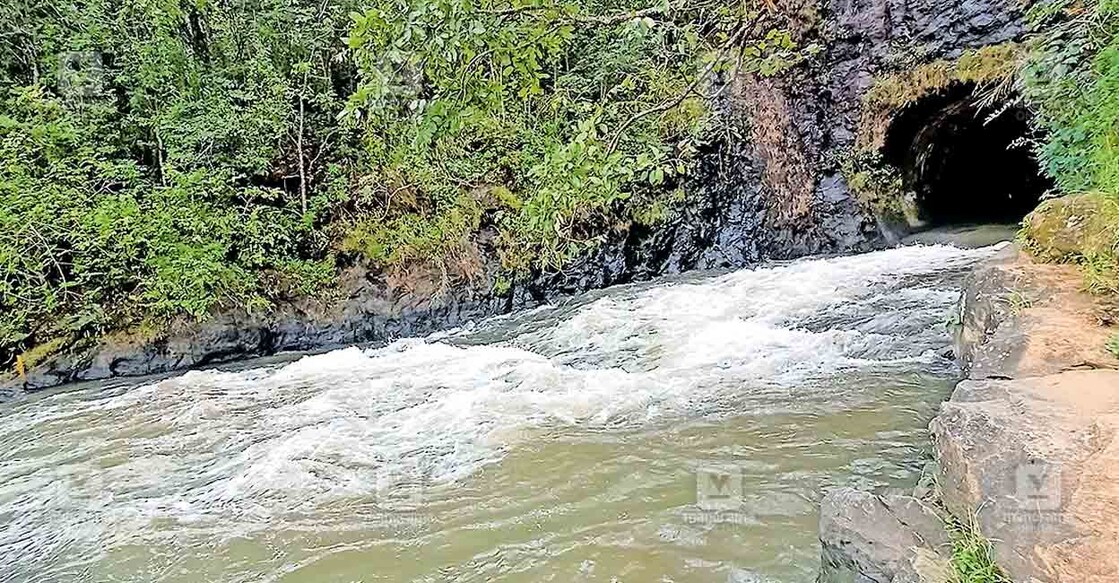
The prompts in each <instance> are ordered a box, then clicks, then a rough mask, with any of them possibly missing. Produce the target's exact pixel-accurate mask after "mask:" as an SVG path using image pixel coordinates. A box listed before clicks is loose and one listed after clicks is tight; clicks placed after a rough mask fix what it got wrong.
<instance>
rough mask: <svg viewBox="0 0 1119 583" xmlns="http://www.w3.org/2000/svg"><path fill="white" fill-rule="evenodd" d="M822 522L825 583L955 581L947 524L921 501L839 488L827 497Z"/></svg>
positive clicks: (822, 575)
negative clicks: (952, 571) (953, 578)
mask: <svg viewBox="0 0 1119 583" xmlns="http://www.w3.org/2000/svg"><path fill="white" fill-rule="evenodd" d="M820 516H821V519H820V543H821V547H822V549H823V550H822V557H821V563H822V567H821V573H820V577H819V581H820V583H846V582H854V583H947V582H948V581H949V580H950V579H951V566H950V565H949V563H948V558H947V557H948V556H949V554H950V543H949V541H948V536H947V534H946V533H945V530H944V523H943V521H942V520H941V518H940V517H939V516H938V515H937V513H936V511H935V510H933V508H932V507H931V506H929V505H927V504H925V503H924V502H922V501H921V500H918V499H917V498H914V497H911V496H900V495H889V496H878V495H875V494H872V493H869V492H865V491H861V490H856V489H853V488H839V489H836V490H832V491H830V492H828V494H827V495H826V496H824V500H823V502H821V507H820Z"/></svg>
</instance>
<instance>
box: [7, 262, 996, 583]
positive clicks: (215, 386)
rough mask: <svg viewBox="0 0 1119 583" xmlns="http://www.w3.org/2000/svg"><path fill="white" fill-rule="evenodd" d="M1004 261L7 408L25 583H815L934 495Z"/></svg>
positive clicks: (774, 280) (582, 301)
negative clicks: (863, 531)
mask: <svg viewBox="0 0 1119 583" xmlns="http://www.w3.org/2000/svg"><path fill="white" fill-rule="evenodd" d="M992 252H993V251H992V250H991V248H984V249H977V250H963V249H957V248H954V247H950V246H945V245H931V246H911V247H902V248H897V249H891V250H887V251H880V252H875V253H868V254H864V255H858V256H850V257H838V258H825V259H806V260H801V261H795V262H789V263H781V264H774V265H770V266H765V267H762V268H758V269H753V270H742V271H736V272H730V273H701V274H689V275H686V276H682V277H675V278H669V279H664V280H660V281H656V282H652V283H646V284H637V285H628V286H620V287H616V288H611V289H609V290H605V291H601V292H594V293H589V294H585V295H583V296H579V297H575V298H571V299H570V300H569V301H566V302H564V303H562V304H559V305H555V306H547V307H543V308H539V309H536V310H533V311H530V312H527V313H522V314H516V315H513V316H506V317H501V318H495V319H493V320H489V321H486V322H481V323H478V324H476V325H474V326H472V327H471V328H469V329H462V330H455V331H451V332H448V333H443V334H439V335H435V336H432V337H429V338H426V339H404V340H400V341H397V342H395V343H393V344H390V345H388V346H385V347H381V348H375V349H361V348H347V349H343V350H337V351H334V352H329V353H325V354H319V355H312V356H304V357H302V358H300V359H298V360H294V361H289V362H285V363H275V362H273V363H266V364H265V363H260V364H257V365H250V366H248V367H240V368H239V369H237V370H224V371H223V370H205V371H194V372H188V373H186V374H183V375H181V376H177V377H174V378H168V379H164V380H158V381H147V382H140V383H135V382H134V383H130V384H129V383H121V382H115V383H101V384H97V385H85V386H80V387H74V388H65V387H64V388H62V389H56V390H53V391H46V392H42V393H37V394H32V395H27V396H21V397H18V398H13V399H10V400H8V401H7V402H5V403H2V404H0V581H4V582H8V581H12V582H15V581H19V582H24V581H36V582H39V581H42V582H56V581H57V582H70V581H137V582H140V581H142V582H166V583H170V582H192V583H193V582H198V581H215V582H217V581H220V582H241V581H244V582H248V581H253V582H255V581H283V582H290V583H304V582H306V583H312V582H313V583H320V582H340V583H341V582H354V581H432V582H435V581H561V582H568V581H626V582H628V581H637V582H647V581H674V582H691V581H696V582H699V581H705V582H710V581H717V582H722V581H733V582H808V581H811V580H812V579H813V577H814V575H815V572H816V569H817V568H818V562H819V548H818V542H817V540H816V523H817V520H818V508H817V504H818V501H819V499H820V497H821V495H822V493H823V492H824V491H825V490H826V489H827V488H829V487H835V486H841V485H858V486H868V487H875V486H877V487H903V486H912V485H913V484H914V483H915V482H916V481H917V479H918V477H919V475H920V472H921V467H922V465H923V464H924V462H925V459H926V457H927V450H928V443H927V441H928V438H927V432H926V429H925V426H926V424H927V423H928V421H929V419H930V418H931V417H932V415H933V414H934V412H935V409H936V407H937V405H938V404H939V403H940V401H942V400H943V399H944V398H945V397H946V396H947V395H948V393H949V392H950V390H951V387H952V385H953V383H954V379H955V376H956V375H957V374H958V371H957V370H956V368H955V366H954V364H953V362H952V360H951V359H950V358H949V357H948V356H947V355H946V352H945V351H946V348H947V346H948V344H949V337H948V333H947V331H946V322H947V320H948V318H949V315H950V313H951V307H952V305H953V304H954V302H955V301H956V299H957V297H958V294H959V284H960V280H961V278H962V275H963V273H964V272H965V271H966V270H967V268H968V267H969V266H971V265H973V264H974V263H975V262H977V261H978V260H980V259H981V258H984V257H987V256H989V255H990V254H991V253H992Z"/></svg>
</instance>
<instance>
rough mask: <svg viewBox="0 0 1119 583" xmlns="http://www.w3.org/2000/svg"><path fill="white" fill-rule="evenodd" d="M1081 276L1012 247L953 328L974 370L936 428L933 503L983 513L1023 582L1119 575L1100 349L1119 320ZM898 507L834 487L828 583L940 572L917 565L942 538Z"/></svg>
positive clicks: (1110, 363) (1009, 569)
mask: <svg viewBox="0 0 1119 583" xmlns="http://www.w3.org/2000/svg"><path fill="white" fill-rule="evenodd" d="M1080 285H1081V276H1080V274H1079V273H1077V271H1076V269H1075V268H1073V267H1069V266H1054V265H1039V264H1035V263H1032V262H1031V261H1030V260H1029V259H1028V258H1025V257H1024V256H1020V255H1018V254H1017V252H1016V251H1012V252H1008V253H1007V254H1004V255H1003V256H1001V257H1000V258H998V259H996V260H995V261H992V262H991V263H990V264H988V265H985V266H983V267H981V268H979V269H977V270H976V272H975V273H974V274H973V275H972V276H971V277H970V278H969V281H968V283H967V284H966V287H965V291H964V293H963V296H962V298H961V302H960V305H959V314H958V317H959V320H958V321H959V326H958V327H957V331H956V338H955V340H956V351H957V354H958V355H959V357H960V360H961V365H962V366H963V368H964V370H965V372H967V379H965V380H963V381H961V382H960V383H959V385H957V387H956V390H955V391H954V392H953V394H952V397H951V399H950V400H949V401H948V402H946V403H944V405H943V406H942V407H941V411H940V413H939V414H938V415H937V417H936V418H935V419H934V420H933V422H932V423H931V424H930V430H931V432H932V435H933V441H934V444H935V452H936V456H937V458H938V460H939V465H938V467H939V470H938V471H937V482H938V491H939V500H938V501H936V502H935V504H934V507H940V508H944V509H946V510H947V511H948V512H950V513H951V514H952V515H953V516H954V517H955V519H956V520H958V521H960V522H962V523H974V524H975V525H976V526H977V527H978V529H979V531H980V532H981V533H982V534H983V535H984V536H986V537H987V538H989V539H990V540H991V542H992V545H993V551H994V559H995V562H996V563H997V564H998V565H999V566H1000V567H1001V568H1002V569H1003V570H1004V571H1005V572H1006V573H1007V575H1009V577H1010V578H1011V579H1012V580H1014V581H1022V582H1058V583H1066V582H1067V583H1073V582H1076V583H1094V582H1098V583H1103V582H1114V581H1119V442H1117V441H1116V439H1115V437H1116V435H1117V432H1119V360H1116V359H1115V358H1114V357H1113V356H1111V355H1109V354H1108V353H1107V351H1106V350H1105V348H1104V346H1105V343H1106V341H1107V338H1108V337H1109V336H1110V335H1111V334H1112V333H1114V332H1115V331H1116V330H1115V329H1114V328H1112V329H1109V328H1107V327H1104V326H1102V325H1101V324H1100V320H1101V318H1100V317H1099V314H1100V312H1101V307H1100V306H1099V305H1098V304H1097V302H1096V301H1095V300H1094V299H1093V298H1090V297H1089V296H1087V295H1085V294H1083V293H1081V292H1079V291H1078V290H1079V288H1080ZM904 498H905V497H902V500H903V501H904V502H905V503H906V504H909V505H912V504H914V502H909V501H905V500H904ZM874 499H877V500H879V501H881V503H879V504H877V505H872V504H870V502H869V501H868V500H874ZM898 504H899V501H898V500H896V499H895V500H893V501H892V502H891V501H890V499H888V498H880V497H875V496H873V495H871V494H868V493H853V492H849V491H842V490H841V491H837V492H832V493H829V494H828V496H827V497H826V498H825V500H824V503H823V507H822V509H821V510H822V515H821V530H820V537H821V542H822V544H823V549H824V557H823V558H824V568H823V572H822V575H821V580H823V581H841V580H842V581H860V582H875V583H889V582H893V583H900V582H903V581H905V582H911V581H924V582H932V581H945V580H946V579H945V578H944V577H945V574H944V573H943V572H942V571H939V570H937V569H931V570H930V569H929V568H927V567H926V568H925V569H924V570H921V569H916V568H915V566H920V565H926V566H927V565H928V564H943V563H938V561H939V562H942V561H945V560H946V557H947V554H948V549H947V548H946V545H944V544H943V543H944V540H945V539H944V538H942V536H941V535H940V534H929V533H930V528H931V527H930V526H929V524H928V523H927V521H924V522H920V523H914V522H913V521H906V520H905V519H904V518H902V517H901V515H899V513H898V512H897V511H895V510H894V508H895V507H896V506H898ZM860 508H862V509H864V510H866V509H869V510H866V511H865V512H862V514H861V515H860V511H859V509H860ZM930 511H931V510H930ZM891 518H892V520H891ZM933 530H934V531H935V529H933ZM940 531H941V533H942V532H943V526H941V527H940Z"/></svg>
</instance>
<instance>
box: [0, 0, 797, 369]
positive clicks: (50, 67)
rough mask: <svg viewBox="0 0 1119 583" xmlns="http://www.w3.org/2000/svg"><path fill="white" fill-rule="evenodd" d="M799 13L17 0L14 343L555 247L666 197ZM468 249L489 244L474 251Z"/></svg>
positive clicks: (733, 7)
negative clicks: (722, 103)
mask: <svg viewBox="0 0 1119 583" xmlns="http://www.w3.org/2000/svg"><path fill="white" fill-rule="evenodd" d="M794 17H796V15H793V16H782V15H781V14H780V13H770V12H757V11H753V10H750V9H749V8H748V7H747V6H745V5H742V4H740V3H732V2H725V3H717V4H704V5H703V6H698V7H694V8H691V7H686V6H678V5H669V4H667V3H656V2H653V3H648V4H645V3H641V2H639V1H638V0H618V1H614V0H611V1H609V2H607V1H603V0H580V1H578V2H567V3H559V2H555V1H553V0H534V1H533V2H523V1H521V0H512V1H511V2H505V1H502V0H484V1H482V2H458V1H454V0H405V1H403V2H399V1H395V0H394V1H392V2H390V1H388V0H372V1H369V2H360V3H359V2H356V1H355V0H340V1H336V2H327V3H323V2H319V1H317V0H290V1H289V0H285V1H283V2H281V1H279V0H244V1H237V2H220V1H217V0H197V1H191V2H163V1H158V0H123V1H119V0H81V1H78V0H59V1H58V2H52V3H50V5H49V6H46V5H44V4H43V3H42V2H32V1H31V0H15V1H13V2H6V3H4V4H3V5H2V6H0V293H2V297H0V312H2V313H3V314H4V318H3V319H2V321H0V367H7V366H10V365H11V364H12V363H13V362H14V359H15V355H16V354H19V353H22V352H23V351H25V350H27V349H28V348H30V347H32V346H48V347H52V349H64V347H63V346H59V345H58V344H57V343H54V342H52V340H53V339H56V338H66V339H81V338H83V337H88V336H94V335H98V334H103V333H105V332H106V331H107V330H110V329H118V328H122V327H127V326H131V325H139V324H145V325H148V324H150V322H151V321H152V320H153V319H154V320H167V319H169V318H179V317H182V318H204V317H207V315H209V314H211V313H213V312H214V311H215V310H219V309H231V308H240V309H248V310H251V311H261V310H267V309H268V308H269V307H270V306H271V305H272V304H273V303H274V302H276V301H277V300H280V299H283V298H286V297H289V296H291V295H299V294H308V293H316V292H318V291H320V290H322V289H323V288H324V287H325V288H329V287H330V285H331V283H332V280H333V279H334V271H335V269H336V266H335V258H336V257H339V256H341V255H351V257H341V260H342V261H343V262H350V261H352V260H353V259H354V258H355V257H352V256H358V257H360V258H362V259H364V260H366V261H368V262H370V263H372V264H373V265H374V266H375V267H378V268H393V267H407V266H408V265H410V264H413V263H424V264H429V265H436V266H446V265H447V264H448V263H455V262H458V263H463V264H465V263H471V262H473V263H475V264H476V263H477V257H476V254H477V249H476V246H474V244H473V242H472V239H473V238H474V237H475V235H476V234H477V233H478V232H479V231H480V230H482V229H487V230H491V231H492V230H496V231H497V232H498V237H497V238H496V243H495V244H496V245H497V246H498V247H499V249H498V252H499V253H500V254H501V258H502V261H503V262H504V264H505V265H506V266H507V267H508V268H509V269H511V270H525V269H529V268H534V267H550V268H556V267H560V266H562V265H563V264H564V263H566V262H567V261H570V260H571V258H573V257H575V256H576V255H577V254H579V253H581V252H583V251H584V250H586V249H587V248H589V247H592V246H594V245H596V244H597V243H598V242H599V241H601V240H602V238H603V235H604V233H607V232H609V231H610V230H611V229H616V228H625V227H626V226H627V225H629V224H632V223H633V222H635V221H640V222H655V221H658V220H663V219H664V218H665V217H667V216H669V215H670V213H671V212H672V209H673V208H674V206H675V205H676V204H677V203H678V202H679V200H680V198H679V196H678V195H677V193H678V192H679V184H680V181H681V179H682V177H683V176H684V175H686V174H687V173H688V172H689V171H690V168H691V167H692V165H693V164H694V160H695V155H696V152H698V151H699V149H700V147H701V146H702V144H703V140H704V137H705V135H706V131H707V130H708V122H709V120H710V113H709V111H708V109H707V107H706V99H705V98H704V97H705V95H706V93H707V92H710V91H711V90H712V89H714V88H715V86H714V85H715V84H714V83H713V81H714V80H715V77H716V75H717V74H719V73H722V72H725V71H727V69H728V68H729V67H731V66H737V67H739V68H740V70H745V71H750V72H754V73H757V74H759V75H776V74H779V73H781V72H783V71H786V70H788V69H789V68H790V67H792V66H795V65H796V64H798V63H800V62H801V61H802V60H803V59H804V58H807V57H808V56H810V55H811V54H815V51H816V48H815V47H812V46H806V47H799V46H797V44H796V43H795V42H794V41H793V39H792V38H791V36H790V34H789V33H787V32H784V30H783V29H784V28H786V27H787V26H788V25H789V19H790V18H794ZM472 253H473V255H472Z"/></svg>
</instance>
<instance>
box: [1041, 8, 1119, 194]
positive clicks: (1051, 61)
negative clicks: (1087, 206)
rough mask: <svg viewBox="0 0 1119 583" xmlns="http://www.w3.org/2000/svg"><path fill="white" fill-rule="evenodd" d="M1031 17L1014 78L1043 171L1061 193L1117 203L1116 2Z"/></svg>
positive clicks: (1118, 72) (1118, 46)
mask: <svg viewBox="0 0 1119 583" xmlns="http://www.w3.org/2000/svg"><path fill="white" fill-rule="evenodd" d="M1032 17H1033V20H1034V26H1035V27H1036V28H1038V29H1039V30H1040V31H1041V32H1040V34H1039V35H1038V36H1037V38H1036V39H1035V40H1034V41H1033V47H1032V51H1031V52H1030V57H1029V59H1028V61H1027V65H1026V66H1025V67H1024V69H1023V71H1022V78H1023V85H1024V87H1025V97H1026V99H1027V100H1029V102H1030V103H1031V104H1032V105H1033V106H1034V109H1035V110H1036V112H1037V118H1036V119H1037V123H1038V125H1039V126H1040V127H1041V128H1042V129H1043V130H1044V131H1045V132H1046V137H1045V139H1044V140H1043V142H1042V143H1041V144H1040V145H1039V147H1038V157H1039V158H1040V160H1041V162H1042V164H1043V166H1044V169H1045V172H1046V173H1047V174H1048V175H1049V176H1051V177H1052V178H1053V179H1054V180H1055V182H1056V184H1057V187H1058V188H1059V189H1060V190H1061V191H1063V192H1100V193H1105V194H1108V195H1111V196H1119V125H1117V124H1116V120H1117V119H1119V2H1116V0H1092V1H1089V2H1086V3H1080V2H1076V3H1074V2H1069V1H1065V0H1059V1H1056V2H1045V3H1041V4H1039V5H1037V6H1036V7H1035V8H1034V9H1033V11H1032Z"/></svg>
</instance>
